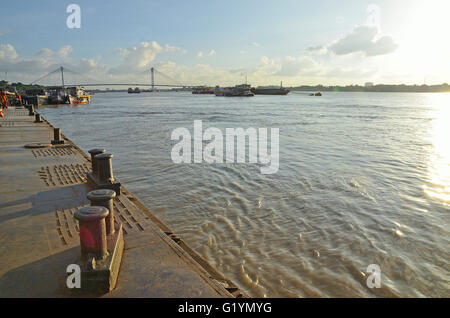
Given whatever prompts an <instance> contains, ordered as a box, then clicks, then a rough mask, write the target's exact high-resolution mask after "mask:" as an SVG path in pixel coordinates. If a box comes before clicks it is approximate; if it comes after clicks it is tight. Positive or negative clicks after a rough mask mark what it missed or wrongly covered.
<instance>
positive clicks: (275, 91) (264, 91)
mask: <svg viewBox="0 0 450 318" xmlns="http://www.w3.org/2000/svg"><path fill="white" fill-rule="evenodd" d="M252 92H253V93H255V95H287V94H289V90H288V89H287V88H284V87H283V83H281V85H280V87H278V86H264V87H262V86H258V87H256V88H252Z"/></svg>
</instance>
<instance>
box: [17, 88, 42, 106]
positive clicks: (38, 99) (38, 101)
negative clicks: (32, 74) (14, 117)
mask: <svg viewBox="0 0 450 318" xmlns="http://www.w3.org/2000/svg"><path fill="white" fill-rule="evenodd" d="M23 98H24V99H25V100H26V101H27V103H28V104H29V105H37V106H41V105H47V104H48V95H47V91H46V90H45V89H43V88H32V89H28V90H26V91H25V96H24V97H23Z"/></svg>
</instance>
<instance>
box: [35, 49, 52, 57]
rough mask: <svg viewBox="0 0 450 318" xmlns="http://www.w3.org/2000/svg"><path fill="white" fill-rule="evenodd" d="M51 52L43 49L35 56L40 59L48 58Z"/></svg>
mask: <svg viewBox="0 0 450 318" xmlns="http://www.w3.org/2000/svg"><path fill="white" fill-rule="evenodd" d="M53 53H54V52H53V51H52V50H50V49H48V48H43V49H42V50H39V51H38V52H36V54H35V56H37V57H40V58H49V57H51V56H52V55H53Z"/></svg>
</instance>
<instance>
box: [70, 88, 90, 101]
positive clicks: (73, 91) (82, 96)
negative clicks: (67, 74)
mask: <svg viewBox="0 0 450 318" xmlns="http://www.w3.org/2000/svg"><path fill="white" fill-rule="evenodd" d="M67 90H68V91H69V95H70V96H71V97H72V99H71V104H89V103H90V102H91V96H90V95H87V94H86V92H85V91H84V88H83V87H81V86H73V87H68V88H67Z"/></svg>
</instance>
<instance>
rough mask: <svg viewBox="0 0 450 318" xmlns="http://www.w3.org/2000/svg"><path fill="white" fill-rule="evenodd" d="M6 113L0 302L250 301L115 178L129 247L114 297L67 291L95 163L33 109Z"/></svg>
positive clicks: (2, 122) (1, 142) (0, 173)
mask: <svg viewBox="0 0 450 318" xmlns="http://www.w3.org/2000/svg"><path fill="white" fill-rule="evenodd" d="M5 115H6V116H5V118H4V119H0V189H1V191H0V199H1V200H0V255H1V257H0V297H4V298H9V297H152V298H216V297H230V298H232V297H236V298H240V297H248V296H247V295H246V294H245V293H244V292H242V291H241V290H240V289H239V288H238V287H237V286H236V285H235V284H233V282H231V281H230V280H229V279H227V278H226V277H225V276H224V275H222V274H221V273H220V272H219V271H217V270H216V269H215V268H214V267H213V266H212V265H210V264H209V263H208V262H207V261H206V260H205V259H203V257H201V256H200V255H199V254H198V253H197V252H195V251H194V250H193V249H192V248H190V247H189V245H188V244H187V243H186V242H184V241H183V240H182V238H180V237H179V236H178V235H177V234H176V233H174V232H173V231H172V230H171V229H170V228H169V227H168V226H167V225H166V224H164V223H163V222H162V221H161V220H160V219H158V217H156V216H155V215H154V214H153V213H152V211H151V210H150V209H149V208H147V207H146V206H145V205H144V204H143V203H142V202H141V201H140V200H139V199H138V198H137V197H135V196H134V195H133V194H132V193H131V192H130V191H129V190H128V189H127V188H126V187H124V186H123V185H121V184H120V183H119V182H118V181H117V180H115V183H116V184H117V183H118V184H119V187H120V191H119V192H120V194H118V195H116V196H115V197H114V198H113V199H112V206H113V210H114V215H115V219H114V224H115V226H116V228H117V229H119V228H120V229H121V230H120V231H121V232H120V233H122V235H123V242H124V246H123V247H122V248H123V255H122V257H121V261H120V262H119V264H118V267H117V271H118V276H117V277H116V280H117V282H116V283H115V282H114V288H113V289H112V290H111V291H109V292H105V291H96V290H91V289H89V290H87V289H85V288H83V286H81V288H80V289H78V288H73V289H71V288H69V287H68V285H67V280H68V276H69V272H68V271H67V268H68V266H69V265H71V264H77V263H78V264H79V261H80V257H81V256H82V255H81V254H82V252H81V245H80V234H79V233H80V224H79V223H78V222H77V221H76V220H75V218H74V216H75V215H76V214H77V211H78V212H79V211H80V210H81V209H83V208H86V207H88V206H89V205H91V204H90V203H92V202H90V201H89V199H88V198H87V195H88V193H90V192H91V191H93V190H96V188H95V184H93V183H92V182H89V181H88V179H89V178H88V177H87V176H88V174H92V171H91V167H92V159H91V157H90V156H88V155H87V154H86V153H85V152H84V151H83V150H81V149H80V148H79V147H78V146H77V145H76V144H75V143H73V142H72V141H71V140H69V139H68V138H67V137H66V136H64V135H63V134H61V133H60V129H59V128H55V127H54V126H53V125H52V124H51V123H49V122H48V121H47V120H45V119H44V118H43V117H42V116H41V115H40V114H39V113H37V112H35V110H34V107H32V106H31V107H29V108H28V109H27V108H24V107H9V108H8V110H7V111H6V112H5ZM111 157H112V156H111ZM111 175H112V171H111ZM106 210H107V209H106ZM108 246H109V245H108ZM119 254H120V253H119ZM89 255H91V254H89ZM97 263H99V264H100V263H101V261H98V260H97ZM91 266H93V268H94V269H95V259H94V260H93V264H91ZM97 266H98V265H97ZM91 269H92V268H91ZM110 280H111V279H110Z"/></svg>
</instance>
